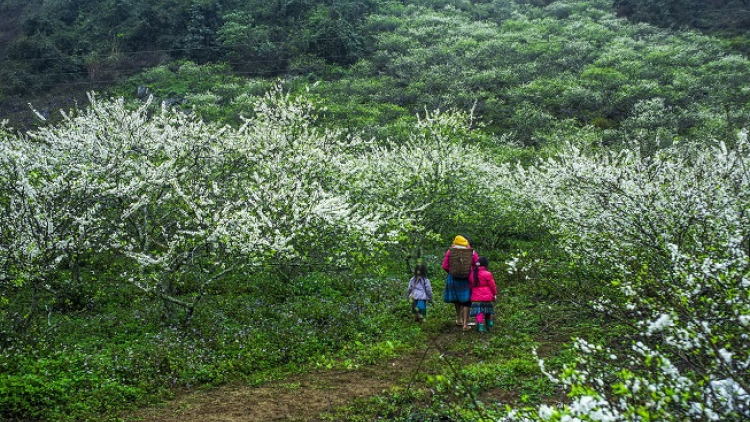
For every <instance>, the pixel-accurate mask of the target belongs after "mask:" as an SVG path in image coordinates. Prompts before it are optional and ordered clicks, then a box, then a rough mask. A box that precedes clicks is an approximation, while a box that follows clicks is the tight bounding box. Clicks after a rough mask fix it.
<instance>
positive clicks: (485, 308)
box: [469, 256, 497, 333]
mask: <svg viewBox="0 0 750 422" xmlns="http://www.w3.org/2000/svg"><path fill="white" fill-rule="evenodd" d="M489 265H490V261H489V260H488V259H487V258H486V257H483V256H480V257H479V260H478V261H477V263H476V264H475V265H474V268H473V269H472V271H471V274H469V282H470V283H471V316H475V317H477V328H478V330H479V332H480V333H486V332H487V331H489V329H490V328H492V326H493V325H494V322H493V320H492V315H494V314H495V303H494V302H495V299H496V298H497V286H496V285H495V279H494V277H492V273H491V272H489V271H487V267H488V266H489ZM485 320H486V323H485Z"/></svg>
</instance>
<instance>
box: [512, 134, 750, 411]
mask: <svg viewBox="0 0 750 422" xmlns="http://www.w3.org/2000/svg"><path fill="white" fill-rule="evenodd" d="M647 150H650V151H651V152H648V153H647V152H642V151H647ZM749 153H750V143H749V142H748V139H747V133H746V132H742V133H740V134H739V137H738V139H737V141H736V143H735V144H734V145H732V146H727V145H724V144H719V145H676V146H674V147H671V148H669V149H658V148H657V149H653V148H651V149H649V148H641V147H640V146H639V145H633V146H632V147H631V148H628V149H623V150H621V151H616V152H612V151H608V152H595V153H586V152H584V151H581V150H580V149H578V148H576V147H575V146H573V145H569V146H568V148H567V149H566V150H565V151H563V152H562V153H560V154H559V156H557V157H554V158H552V159H550V160H548V161H546V162H544V163H540V164H538V165H536V166H533V167H530V168H521V167H519V168H517V169H516V171H515V172H514V173H507V174H515V175H517V176H518V177H517V178H514V179H512V180H510V179H508V180H506V181H505V183H507V184H508V185H509V186H511V187H515V189H516V193H517V194H519V195H522V196H523V197H524V198H528V199H530V200H533V201H536V203H537V204H538V206H539V207H540V209H542V210H544V211H545V212H546V215H547V216H548V220H547V223H548V224H549V226H550V227H553V228H554V229H555V231H556V232H557V234H558V235H559V237H560V239H561V241H562V242H563V243H564V245H565V247H566V248H567V250H568V251H569V252H570V253H571V255H572V256H574V257H576V259H578V260H579V261H580V262H581V263H582V264H583V265H590V266H592V268H605V269H607V271H608V273H609V274H610V275H611V276H612V279H614V280H617V284H616V286H617V287H618V288H619V290H620V292H621V293H622V297H617V298H602V300H601V301H600V302H599V303H598V304H597V309H600V310H602V311H605V312H612V313H619V314H620V315H627V316H628V318H630V319H631V320H636V321H638V322H639V324H640V325H639V327H640V338H641V340H640V341H637V342H635V343H634V344H633V346H632V349H631V350H630V351H629V352H628V351H623V350H622V349H616V350H608V349H607V348H602V347H600V346H597V347H591V346H590V345H585V344H584V343H583V342H581V343H579V348H578V350H579V354H578V360H577V362H576V365H575V366H574V367H568V368H566V369H565V370H564V371H562V373H561V374H559V375H552V374H549V375H550V377H552V378H554V379H555V380H557V381H559V382H561V383H562V384H563V385H565V386H567V387H568V388H569V389H570V392H571V398H572V399H571V402H570V403H569V404H566V405H565V406H561V407H559V408H552V407H549V406H542V407H540V408H539V409H535V410H533V409H526V410H523V411H521V410H518V411H514V412H512V414H511V415H510V419H511V420H555V421H557V420H560V421H563V420H565V421H579V420H586V421H646V420H658V421H707V420H711V421H742V420H750V330H749V329H748V321H749V319H750V318H749V317H748V316H749V315H750V261H749V257H748V254H750V154H749Z"/></svg>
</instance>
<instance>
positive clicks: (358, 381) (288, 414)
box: [127, 329, 463, 422]
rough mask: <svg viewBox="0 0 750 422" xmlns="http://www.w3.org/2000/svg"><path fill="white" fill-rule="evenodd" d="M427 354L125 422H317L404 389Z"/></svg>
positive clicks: (199, 401) (226, 391)
mask: <svg viewBox="0 0 750 422" xmlns="http://www.w3.org/2000/svg"><path fill="white" fill-rule="evenodd" d="M461 335H463V334H462V333H460V332H459V331H457V330H448V329H447V330H444V332H443V333H441V334H439V335H438V338H436V339H435V342H436V343H434V344H435V345H437V346H440V345H441V344H446V343H448V342H451V341H453V340H456V339H457V338H456V336H461ZM437 349H438V347H431V348H429V349H428V350H427V352H426V353H427V356H429V355H433V356H434V355H435V354H438V353H439V352H438V350H437ZM425 356H426V355H425V350H417V351H415V352H413V353H410V354H407V355H405V356H401V357H398V358H395V359H391V360H388V361H386V362H382V363H380V364H377V365H371V366H363V367H359V368H357V369H353V370H336V369H333V370H318V371H313V372H308V373H305V374H300V375H298V376H295V377H290V378H287V379H284V380H281V381H274V382H269V383H267V384H265V385H263V386H260V387H252V386H247V385H234V386H225V387H221V388H217V389H213V390H210V391H205V392H196V393H191V394H189V395H185V396H182V397H178V398H177V399H175V400H172V401H170V402H169V403H166V404H165V405H164V406H160V407H155V408H150V409H144V410H141V411H138V412H137V413H136V414H134V415H131V416H130V417H128V418H127V420H128V421H138V420H140V421H151V422H198V421H201V422H244V421H248V422H249V421H253V422H265V421H294V422H313V421H320V420H322V419H320V415H321V414H322V413H323V412H326V411H329V410H331V409H333V408H335V407H337V406H340V405H344V404H346V403H349V402H351V401H352V400H354V399H357V398H364V397H370V396H374V395H377V394H380V393H382V392H384V391H385V390H387V389H389V388H390V387H393V386H398V385H403V386H406V385H408V383H409V380H411V379H412V377H413V376H414V374H415V373H416V372H417V371H418V370H420V369H421V368H420V367H419V365H420V362H421V361H422V360H423V357H425Z"/></svg>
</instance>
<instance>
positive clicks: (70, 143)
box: [0, 90, 400, 315]
mask: <svg viewBox="0 0 750 422" xmlns="http://www.w3.org/2000/svg"><path fill="white" fill-rule="evenodd" d="M312 118H313V116H312V109H311V107H310V105H309V104H308V103H307V102H305V101H304V100H301V99H291V98H290V97H289V95H285V94H283V93H282V92H280V91H279V90H276V91H272V92H270V93H269V94H268V95H267V96H266V97H265V98H263V99H262V100H261V101H259V103H258V104H257V105H256V110H255V114H254V116H253V117H252V118H249V119H247V121H246V123H245V124H244V125H243V126H242V127H241V128H238V129H232V128H229V127H218V126H214V125H211V124H207V123H204V122H202V121H200V120H198V119H195V118H194V117H191V115H189V114H185V113H181V112H175V111H171V110H168V109H166V108H162V109H161V111H160V112H158V113H155V114H154V115H151V114H150V113H149V104H145V105H143V106H142V107H140V108H138V109H135V110H132V109H130V108H129V107H127V106H126V104H125V103H124V102H123V101H122V100H119V101H99V100H97V99H95V98H93V96H92V98H91V105H90V107H89V108H88V109H87V110H85V111H84V112H82V113H80V115H76V116H66V120H65V122H64V124H61V125H59V126H56V127H49V128H43V129H40V130H38V131H36V132H32V133H29V134H28V135H26V136H14V135H11V134H10V133H9V132H8V131H4V132H3V140H2V143H1V144H0V145H2V149H3V154H2V156H3V158H2V162H1V163H0V164H1V165H0V171H1V173H0V181H2V182H3V188H4V189H3V194H2V199H1V200H2V202H3V203H4V204H8V207H7V208H4V211H3V212H2V213H1V214H0V218H2V221H0V224H1V225H2V227H4V229H3V231H2V233H1V234H2V236H3V238H2V243H1V244H2V250H1V251H0V252H2V257H1V258H0V259H2V263H3V266H2V269H1V270H2V272H1V273H0V280H2V282H3V285H4V287H8V288H9V286H11V285H15V286H18V287H19V288H20V287H24V286H26V287H28V286H35V288H38V289H43V288H44V289H47V290H51V289H50V286H51V285H50V283H49V280H48V279H49V278H50V277H51V275H52V274H56V276H55V279H56V280H57V281H60V282H62V283H63V284H62V286H65V284H64V283H65V282H64V281H61V280H64V279H65V278H66V277H62V276H60V274H59V269H60V268H61V267H65V266H68V267H70V266H72V265H73V263H75V262H77V261H76V257H77V256H79V255H81V254H84V253H85V254H88V255H96V254H99V255H101V254H111V255H112V256H111V258H110V259H111V262H112V263H113V264H114V263H115V262H117V261H121V262H123V263H124V264H123V268H126V269H125V270H124V272H123V274H122V276H123V277H124V279H125V280H127V281H129V282H130V283H131V284H132V285H133V286H136V287H137V288H139V289H141V290H142V291H144V292H146V293H148V294H152V295H155V296H157V297H159V298H161V299H163V300H165V301H166V302H169V303H173V304H177V305H179V306H180V307H183V308H185V309H187V311H188V315H190V314H192V311H193V309H194V307H195V306H196V305H197V303H198V302H199V301H200V299H201V297H202V296H203V294H204V292H205V288H206V287H207V286H208V285H209V284H210V283H211V282H212V281H213V280H215V279H217V278H219V277H222V276H224V275H227V274H228V273H231V272H235V273H241V271H245V272H246V273H252V272H253V269H254V268H257V266H264V265H270V264H274V263H279V262H281V263H283V262H291V261H301V263H302V264H303V265H305V264H306V265H312V264H315V263H317V262H318V261H325V263H327V264H331V263H333V264H335V265H345V264H347V263H350V262H351V261H352V260H353V259H355V258H356V257H359V256H362V255H363V254H365V253H366V252H367V251H370V250H372V249H373V248H376V247H378V246H379V245H381V244H382V242H384V241H387V240H388V236H390V235H391V234H392V233H391V231H392V230H391V229H397V228H398V227H394V226H391V224H392V223H394V222H398V221H400V220H397V219H393V218H391V216H393V215H398V214H399V213H398V212H396V211H392V212H389V213H388V214H387V215H388V216H389V217H388V218H387V219H386V218H384V217H383V215H384V214H383V213H382V211H383V209H384V206H383V205H378V206H377V207H370V206H368V205H367V204H363V203H354V202H352V201H351V200H350V199H349V198H348V195H347V190H336V189H338V188H340V187H341V184H340V183H339V182H337V180H338V177H337V174H338V172H339V171H340V169H341V168H346V169H348V170H352V169H353V168H354V167H353V166H356V165H362V164H361V163H362V162H361V161H356V160H354V159H353V157H355V156H356V155H357V154H359V153H362V151H363V150H362V148H361V145H362V144H363V142H361V140H360V139H359V138H356V137H351V136H344V135H343V134H342V133H340V132H337V131H324V130H320V129H315V128H313V126H312V124H311V122H312ZM68 287H71V285H70V284H68ZM4 292H7V290H6V289H4ZM4 294H5V293H4ZM34 297H36V295H34ZM33 306H36V305H33Z"/></svg>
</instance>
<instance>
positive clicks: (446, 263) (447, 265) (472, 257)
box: [443, 246, 479, 272]
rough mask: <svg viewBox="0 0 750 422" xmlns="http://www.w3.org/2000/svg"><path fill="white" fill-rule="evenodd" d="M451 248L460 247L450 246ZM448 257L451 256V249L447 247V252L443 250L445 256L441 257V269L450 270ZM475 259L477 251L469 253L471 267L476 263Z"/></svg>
mask: <svg viewBox="0 0 750 422" xmlns="http://www.w3.org/2000/svg"><path fill="white" fill-rule="evenodd" d="M451 247H452V248H460V247H461V246H451ZM450 257H451V250H450V249H448V251H447V252H445V257H444V258H443V269H444V270H445V272H450V270H451V265H450ZM477 261H479V255H478V254H477V251H474V253H473V254H472V255H471V266H472V268H473V267H474V265H476V264H477Z"/></svg>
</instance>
